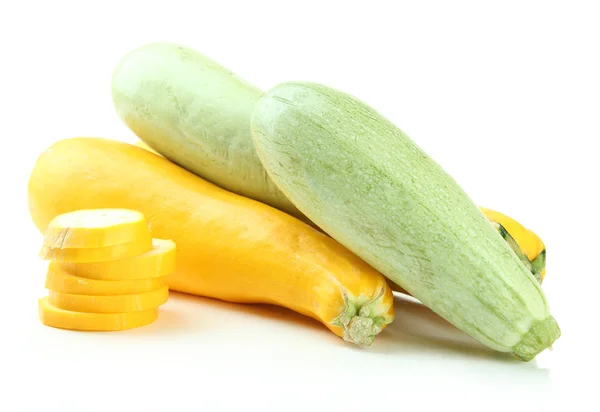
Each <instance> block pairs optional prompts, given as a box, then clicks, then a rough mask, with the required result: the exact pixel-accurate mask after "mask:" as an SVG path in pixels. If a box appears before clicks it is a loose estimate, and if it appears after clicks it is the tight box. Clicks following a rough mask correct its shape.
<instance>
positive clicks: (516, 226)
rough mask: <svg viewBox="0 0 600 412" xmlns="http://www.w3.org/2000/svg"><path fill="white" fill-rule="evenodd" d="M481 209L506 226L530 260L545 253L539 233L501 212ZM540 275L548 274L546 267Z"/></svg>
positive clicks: (492, 219)
mask: <svg viewBox="0 0 600 412" xmlns="http://www.w3.org/2000/svg"><path fill="white" fill-rule="evenodd" d="M480 209H481V211H482V212H483V214H484V215H486V217H487V218H488V219H489V220H490V221H492V222H498V223H500V224H501V225H502V226H504V228H505V229H506V230H507V231H508V233H510V235H511V236H512V238H513V239H514V240H515V242H517V245H519V248H520V249H521V251H522V252H523V254H525V256H527V259H529V261H530V262H533V261H534V259H536V258H537V257H538V256H539V255H540V253H542V252H544V253H545V251H546V246H545V245H544V242H542V239H540V238H539V237H538V235H536V234H535V233H534V232H532V231H531V230H529V229H526V228H525V227H523V226H522V225H521V224H520V223H519V222H517V221H516V220H514V219H512V218H510V217H508V216H506V215H504V214H502V213H500V212H497V211H495V210H492V209H487V208H484V207H480ZM540 275H541V279H542V280H543V279H544V276H545V275H546V268H545V267H544V269H543V270H542V271H541V273H540Z"/></svg>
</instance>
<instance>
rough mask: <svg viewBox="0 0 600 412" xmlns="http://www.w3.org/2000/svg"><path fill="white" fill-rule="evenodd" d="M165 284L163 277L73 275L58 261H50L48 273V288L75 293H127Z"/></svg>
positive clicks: (99, 294) (147, 290)
mask: <svg viewBox="0 0 600 412" xmlns="http://www.w3.org/2000/svg"><path fill="white" fill-rule="evenodd" d="M163 286H164V280H163V279H162V278H150V279H134V280H96V279H86V278H82V277H79V276H75V275H72V274H70V273H68V272H67V271H65V270H64V269H63V268H62V267H61V266H60V263H58V262H50V264H49V265H48V272H47V275H46V289H48V290H51V291H53V292H60V293H69V294H73V295H94V296H108V295H127V294H135V293H144V292H150V291H153V290H156V289H160V288H161V287H163Z"/></svg>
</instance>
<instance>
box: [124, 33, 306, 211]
mask: <svg viewBox="0 0 600 412" xmlns="http://www.w3.org/2000/svg"><path fill="white" fill-rule="evenodd" d="M261 93H262V91H261V90H260V89H258V88H256V87H255V86H253V85H251V84H249V83H248V82H246V81H245V80H243V79H241V78H240V77H238V76H237V75H235V74H234V73H232V72H231V71H230V70H228V69H226V68H225V67H223V66H221V65H219V64H217V63H216V62H214V61H212V60H210V59H209V58H207V57H206V56H204V55H202V54H201V53H199V52H197V51H195V50H192V49H189V48H187V47H184V46H181V45H177V44H171V43H154V44H148V45H145V46H142V47H140V48H138V49H135V50H133V51H132V52H130V53H128V54H127V55H126V56H124V57H123V59H122V60H121V62H120V63H119V64H118V66H117V67H116V69H115V71H114V74H113V79H112V96H113V101H114V105H115V108H116V111H117V114H118V115H119V117H120V118H121V119H122V120H123V122H124V123H125V124H126V125H127V126H128V127H129V128H130V129H131V130H132V131H133V132H134V133H135V134H136V135H137V136H138V137H139V138H140V139H142V140H143V141H144V142H145V143H146V144H147V145H148V146H149V147H151V148H152V149H153V150H156V151H157V152H158V153H160V154H161V155H163V156H165V157H166V158H168V159H170V160H172V161H173V162H175V163H176V164H178V165H180V166H182V167H184V168H185V169H187V170H189V171H191V172H193V173H195V174H196V175H198V176H200V177H202V178H204V179H206V180H208V181H209V182H212V183H214V184H216V185H218V186H220V187H222V188H224V189H226V190H229V191H232V192H234V193H237V194H240V195H242V196H246V197H249V198H251V199H256V200H259V201H261V202H263V203H266V204H268V205H271V206H273V207H276V208H278V209H281V210H283V211H285V212H287V213H290V214H292V215H295V216H298V217H301V215H300V214H299V213H298V211H297V209H296V208H295V207H294V206H293V205H292V204H291V203H290V202H289V200H288V199H286V197H285V196H283V194H282V193H281V191H280V190H279V189H278V188H277V186H275V185H274V184H273V182H272V181H271V180H270V179H269V177H268V176H267V174H266V173H265V171H264V169H263V167H262V165H261V163H260V161H259V160H258V157H257V156H256V152H255V150H254V147H253V145H252V137H251V136H250V116H251V114H252V109H253V108H254V105H255V104H256V102H257V101H258V98H259V97H260V95H261Z"/></svg>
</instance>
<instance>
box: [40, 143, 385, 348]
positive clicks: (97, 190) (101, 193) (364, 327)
mask: <svg viewBox="0 0 600 412" xmlns="http://www.w3.org/2000/svg"><path fill="white" fill-rule="evenodd" d="M90 208H127V209H134V210H139V211H140V212H142V213H143V214H144V215H145V216H146V218H147V219H148V221H149V223H150V228H151V232H152V236H153V237H155V238H163V239H172V240H173V241H174V242H175V244H176V245H177V263H176V270H175V272H174V273H173V274H172V275H170V276H168V277H167V278H166V283H167V284H168V285H169V287H170V289H171V290H175V291H181V292H186V293H190V294H197V295H203V296H209V297H214V298H218V299H223V300H227V301H232V302H243V303H270V304H275V305H280V306H284V307H287V308H290V309H292V310H294V311H296V312H299V313H302V314H304V315H306V316H310V317H312V318H314V319H317V320H319V321H320V322H322V323H323V324H324V325H325V326H326V327H327V328H329V329H330V330H331V331H332V332H334V333H335V334H336V335H338V336H341V337H343V338H344V339H345V340H347V341H349V342H353V343H358V344H366V345H368V344H370V343H371V342H372V341H373V339H374V337H375V336H376V335H377V334H378V333H379V332H380V331H381V330H382V329H383V328H384V327H385V326H386V325H387V324H388V323H390V322H391V321H392V320H393V318H394V309H393V295H392V292H391V289H390V288H389V286H388V284H387V282H386V280H385V278H384V277H383V276H382V275H381V274H380V273H378V272H377V271H375V270H374V269H373V268H372V267H371V266H369V265H368V264H366V263H365V262H364V261H363V260H361V259H360V258H358V257H357V256H356V255H354V254H353V253H351V252H350V251H348V250H347V249H346V248H344V247H343V246H341V245H340V244H339V243H338V242H336V241H335V240H333V239H332V238H330V237H329V236H326V235H324V234H323V233H320V232H319V231H317V230H315V229H314V228H312V227H310V226H309V225H307V224H305V223H303V222H301V221H300V220H298V219H296V218H294V217H292V216H290V215H288V214H286V213H283V212H281V211H279V210H277V209H274V208H272V207H270V206H267V205H265V204H262V203H259V202H257V201H254V200H251V199H248V198H245V197H241V196H239V195H236V194H233V193H231V192H228V191H225V190H223V189H221V188H219V187H217V186H215V185H213V184H211V183H208V182H206V181H205V180H203V179H201V178H199V177H197V176H195V175H193V174H192V173H190V172H187V171H186V170H184V169H183V168H180V167H178V166H176V165H175V164H173V163H171V162H170V161H168V160H166V159H164V158H162V157H160V156H157V155H155V154H153V153H150V152H149V151H147V150H144V149H141V148H139V147H135V146H133V145H129V144H126V143H120V142H115V141H111V140H106V139H95V138H76V139H67V140H62V141H59V142H57V143H55V144H54V145H53V146H52V147H51V148H49V149H48V150H47V151H46V152H44V153H43V154H42V155H41V156H40V157H39V159H38V160H37V163H36V165H35V167H34V169H33V171H32V173H31V176H30V180H29V210H30V213H31V217H32V219H33V221H34V222H35V224H36V226H37V227H38V229H39V230H40V231H42V232H44V230H45V229H46V227H47V225H48V223H49V222H50V221H51V220H52V219H53V218H54V217H55V216H57V215H59V214H61V213H65V212H69V211H72V210H77V209H90Z"/></svg>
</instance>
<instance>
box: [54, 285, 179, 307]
mask: <svg viewBox="0 0 600 412" xmlns="http://www.w3.org/2000/svg"><path fill="white" fill-rule="evenodd" d="M168 298H169V288H168V287H167V286H162V287H161V288H159V289H155V290H152V291H150V292H144V293H133V294H130V295H111V296H90V295H73V294H70V293H60V292H54V291H52V290H51V291H49V293H48V301H49V302H50V303H51V304H52V305H54V306H56V307H57V308H59V309H64V310H71V311H74V312H90V313H126V312H138V311H141V310H148V309H152V308H157V307H159V306H161V305H163V304H165V303H166V302H167V299H168Z"/></svg>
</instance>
